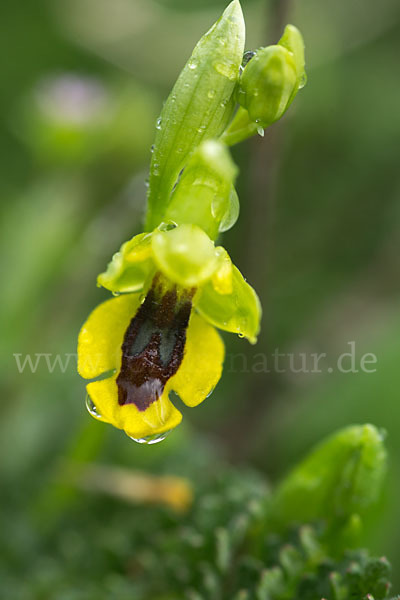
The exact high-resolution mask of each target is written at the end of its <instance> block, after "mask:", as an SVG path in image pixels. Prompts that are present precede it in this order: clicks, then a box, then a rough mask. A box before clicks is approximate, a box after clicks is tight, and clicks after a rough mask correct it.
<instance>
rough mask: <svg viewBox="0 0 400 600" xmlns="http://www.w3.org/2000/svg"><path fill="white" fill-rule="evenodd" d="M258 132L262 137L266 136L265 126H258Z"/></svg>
mask: <svg viewBox="0 0 400 600" xmlns="http://www.w3.org/2000/svg"><path fill="white" fill-rule="evenodd" d="M257 133H258V135H260V136H261V137H264V128H263V127H262V126H261V125H258V126H257Z"/></svg>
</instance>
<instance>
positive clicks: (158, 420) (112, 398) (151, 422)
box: [86, 375, 182, 439]
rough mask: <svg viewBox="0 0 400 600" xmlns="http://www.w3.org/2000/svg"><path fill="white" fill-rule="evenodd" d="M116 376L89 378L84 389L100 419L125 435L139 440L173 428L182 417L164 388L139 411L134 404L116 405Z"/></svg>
mask: <svg viewBox="0 0 400 600" xmlns="http://www.w3.org/2000/svg"><path fill="white" fill-rule="evenodd" d="M116 378H117V375H114V376H113V377H110V378H109V379H103V380H102V381H93V382H92V383H89V384H88V385H87V386H86V389H87V392H88V394H89V396H90V398H91V400H92V401H93V403H94V405H95V406H96V409H97V412H98V413H99V414H100V415H101V417H99V419H100V420H102V421H105V422H107V423H111V425H114V427H117V428H118V429H123V430H124V431H125V432H126V433H127V434H128V435H129V436H131V437H133V438H136V439H139V438H143V437H147V436H149V435H155V434H158V433H164V432H165V431H169V430H170V429H173V428H174V427H176V426H177V425H179V423H180V422H181V420H182V415H181V413H180V412H179V410H177V409H176V408H175V406H174V405H173V404H172V402H171V401H170V400H169V398H168V391H166V390H165V391H164V393H163V394H162V396H161V397H160V398H159V399H158V400H156V401H155V402H153V403H152V404H150V406H149V407H148V408H146V410H144V411H140V410H139V409H138V408H137V407H136V406H135V405H134V404H125V405H124V406H120V405H119V404H118V387H117V383H116Z"/></svg>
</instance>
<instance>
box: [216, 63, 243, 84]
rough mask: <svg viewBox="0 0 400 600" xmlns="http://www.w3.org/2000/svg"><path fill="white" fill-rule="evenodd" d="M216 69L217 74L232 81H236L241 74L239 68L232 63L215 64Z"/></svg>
mask: <svg viewBox="0 0 400 600" xmlns="http://www.w3.org/2000/svg"><path fill="white" fill-rule="evenodd" d="M214 69H215V70H216V71H217V73H219V74H220V75H223V76H224V77H227V78H228V79H230V80H231V81H235V79H236V78H237V76H238V74H239V71H238V69H237V66H236V65H234V64H233V63H230V62H223V63H222V62H221V63H220V62H216V63H214Z"/></svg>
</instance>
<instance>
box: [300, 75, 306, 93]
mask: <svg viewBox="0 0 400 600" xmlns="http://www.w3.org/2000/svg"><path fill="white" fill-rule="evenodd" d="M306 83H307V74H306V73H303V74H302V76H301V77H300V81H299V90H301V89H302V88H303V87H304V86H305V85H306Z"/></svg>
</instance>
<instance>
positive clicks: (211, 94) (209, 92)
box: [207, 90, 215, 98]
mask: <svg viewBox="0 0 400 600" xmlns="http://www.w3.org/2000/svg"><path fill="white" fill-rule="evenodd" d="M207 96H208V97H209V98H214V96H215V90H209V91H208V94H207Z"/></svg>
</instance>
